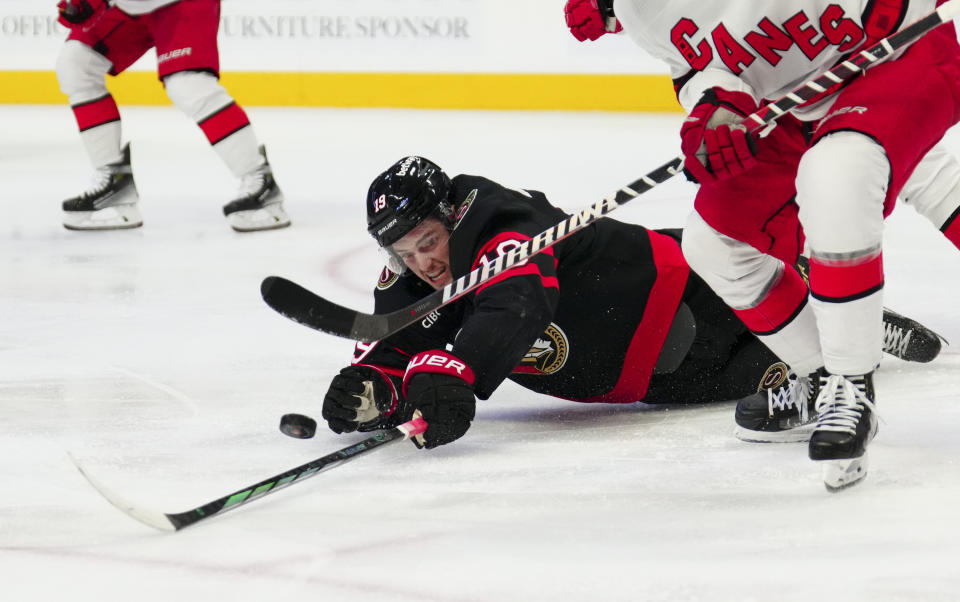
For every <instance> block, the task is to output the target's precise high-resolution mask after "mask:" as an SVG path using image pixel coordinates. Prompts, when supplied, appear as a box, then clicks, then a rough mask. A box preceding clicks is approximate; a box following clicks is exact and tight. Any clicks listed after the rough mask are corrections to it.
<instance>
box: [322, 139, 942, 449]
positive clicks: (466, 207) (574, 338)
mask: <svg viewBox="0 0 960 602" xmlns="http://www.w3.org/2000/svg"><path fill="white" fill-rule="evenodd" d="M366 205H367V229H368V231H369V232H370V234H371V235H373V237H374V238H375V239H376V240H377V243H378V244H379V245H380V246H381V248H382V249H384V250H385V252H386V253H387V254H388V259H389V261H388V264H389V265H390V268H388V269H385V270H384V271H383V272H382V274H381V276H380V281H379V282H378V284H377V288H376V290H375V293H374V298H375V309H376V311H377V312H378V313H382V312H390V311H394V310H397V309H399V308H401V307H406V306H409V305H412V304H413V303H415V302H416V301H418V300H420V299H421V298H422V297H424V296H426V295H427V294H429V293H431V292H433V291H434V290H435V289H441V288H443V287H444V286H445V285H447V284H448V283H450V282H451V281H452V280H453V279H454V278H456V277H458V276H461V275H463V274H466V273H468V272H469V271H471V270H472V269H474V268H475V267H477V266H479V265H481V264H483V263H484V262H488V261H491V260H492V259H493V258H495V257H496V256H497V255H500V254H503V253H505V252H509V250H510V249H513V248H516V247H518V246H519V245H520V244H521V243H522V242H523V241H526V240H530V239H531V238H532V237H534V236H536V235H538V234H540V233H541V232H543V231H544V230H546V229H547V228H548V227H550V226H552V225H555V224H557V223H559V222H560V221H561V220H562V219H563V218H564V217H565V214H564V213H563V212H562V211H561V210H559V209H557V208H556V207H554V206H552V205H550V204H549V202H548V201H547V199H546V197H545V196H544V195H543V194H542V193H540V192H536V191H528V190H512V189H509V188H505V187H503V186H500V185H498V184H496V183H495V182H492V181H490V180H488V179H486V178H482V177H477V176H469V175H458V176H456V177H454V178H449V177H448V176H447V175H446V174H445V173H444V172H443V171H442V170H441V169H440V168H439V167H438V166H437V165H436V164H434V163H432V162H430V161H428V160H426V159H424V158H422V157H406V158H404V159H402V160H400V161H398V162H397V163H396V164H395V165H393V166H392V167H390V169H388V170H387V171H385V172H384V173H383V174H381V175H380V176H379V177H377V179H375V180H374V182H373V183H372V184H371V186H370V189H369V192H368V194H367V198H366ZM679 238H680V231H679V230H661V231H651V230H647V229H646V228H643V227H641V226H637V225H628V224H623V223H620V222H617V221H614V220H610V219H603V220H599V221H598V222H596V223H594V224H592V225H590V226H588V227H586V228H584V229H583V230H581V231H579V232H577V233H576V234H574V235H572V236H570V237H569V238H567V239H566V240H563V241H561V242H559V243H557V244H556V245H554V246H553V247H551V248H550V249H548V250H546V251H544V252H543V253H541V254H539V255H536V256H534V257H533V258H532V259H530V260H529V262H528V263H526V264H524V265H522V266H518V267H515V268H513V269H511V270H508V271H506V272H504V273H503V274H500V275H499V276H497V277H495V278H493V279H492V280H490V281H489V282H487V283H485V284H484V285H482V286H480V287H479V288H478V289H477V291H476V292H475V293H473V294H470V295H467V296H466V297H464V298H463V299H461V300H460V301H457V302H455V303H453V304H451V305H449V306H445V307H443V308H441V309H440V310H438V311H437V312H435V313H434V314H432V315H430V316H429V317H427V318H426V319H424V320H423V321H422V322H421V323H419V324H414V325H412V326H410V327H408V328H406V329H404V330H403V331H401V332H399V333H397V334H395V335H392V336H390V337H388V338H386V339H384V340H382V341H379V342H378V343H376V344H373V345H362V344H358V345H357V348H356V354H355V357H354V360H353V365H351V366H349V367H347V368H344V369H343V370H342V371H341V372H340V374H339V375H338V376H336V377H335V378H334V379H333V382H332V383H331V385H330V389H329V392H328V393H327V395H326V397H325V400H324V404H323V417H324V418H325V419H326V420H327V422H328V424H329V426H330V428H331V429H332V430H334V431H335V432H338V433H339V432H350V431H353V430H357V429H358V428H359V429H360V430H371V429H375V428H385V427H390V426H394V425H396V424H399V423H400V422H402V421H404V420H407V419H409V418H410V416H411V415H412V412H413V411H414V410H417V409H418V410H420V411H421V413H422V414H423V416H424V418H425V419H426V421H427V422H428V424H429V425H430V427H429V428H428V430H427V431H426V433H425V434H424V437H425V440H424V441H423V443H424V444H425V445H426V446H427V447H434V446H436V445H440V444H443V443H448V442H450V441H453V440H454V439H456V438H458V437H460V436H461V435H463V434H464V433H465V432H466V430H467V428H468V427H469V426H470V422H471V421H472V419H473V416H474V410H475V397H474V396H476V397H479V398H481V399H486V398H487V397H489V396H490V394H491V393H492V392H493V391H494V390H495V389H496V388H497V387H498V386H499V385H500V383H501V382H502V381H503V379H504V378H510V379H511V380H513V381H515V382H517V383H518V384H520V385H521V386H523V387H526V388H528V389H531V390H533V391H536V392H539V393H544V394H547V395H552V396H554V397H561V398H565V399H571V400H574V401H581V402H606V403H629V402H634V401H640V400H642V401H645V402H647V403H689V402H706V401H719V400H724V399H736V398H738V397H742V396H744V395H747V394H748V393H751V392H754V391H757V390H758V389H763V388H767V387H771V386H777V385H778V384H779V383H780V382H781V381H782V380H783V378H784V377H785V376H786V373H787V367H786V366H785V365H784V364H783V363H781V362H780V361H779V360H778V358H776V357H775V356H774V355H773V354H772V353H771V352H770V351H769V349H768V348H767V347H766V346H764V345H763V344H761V343H760V342H759V341H758V340H757V339H756V338H755V337H753V336H752V335H751V334H750V333H749V332H748V331H747V329H746V328H745V327H744V326H743V324H742V323H741V322H740V321H739V320H738V319H737V318H736V317H735V316H734V314H733V312H732V311H731V310H730V309H729V308H727V307H726V305H725V304H724V303H723V302H722V301H721V300H720V298H719V297H717V296H716V294H714V293H713V292H712V291H711V290H710V288H709V287H708V286H706V285H705V284H704V282H703V281H702V280H701V279H700V278H698V277H697V276H696V275H695V274H692V273H690V271H689V269H688V267H687V264H686V262H685V261H684V259H683V257H682V255H681V253H680V244H679ZM901 324H903V325H904V326H905V327H907V328H908V329H910V331H911V332H913V333H914V334H915V335H916V336H917V338H916V339H915V341H914V344H913V345H911V346H908V347H904V348H897V347H896V346H891V349H890V351H891V352H894V353H898V354H900V356H901V357H904V354H906V355H907V356H912V355H914V354H915V353H916V352H917V351H918V350H919V348H918V347H917V345H916V342H918V341H920V340H922V339H923V332H924V331H925V329H924V328H923V327H922V326H920V325H919V324H916V323H915V322H912V321H911V320H906V319H901ZM934 342H936V340H935V338H934ZM934 355H935V352H934ZM914 359H916V358H914Z"/></svg>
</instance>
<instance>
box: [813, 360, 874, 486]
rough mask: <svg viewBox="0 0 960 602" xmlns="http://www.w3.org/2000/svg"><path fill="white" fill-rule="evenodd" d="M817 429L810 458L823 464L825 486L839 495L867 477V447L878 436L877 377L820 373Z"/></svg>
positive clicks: (814, 433)
mask: <svg viewBox="0 0 960 602" xmlns="http://www.w3.org/2000/svg"><path fill="white" fill-rule="evenodd" d="M816 411H817V413H818V418H817V426H816V428H815V429H814V431H813V435H811V436H810V447H809V455H810V459H811V460H813V461H815V462H823V484H824V485H825V486H826V488H827V490H828V491H839V490H841V489H845V488H847V487H850V486H851V485H854V484H856V483H858V482H860V481H861V480H862V479H863V478H864V477H866V476H867V445H868V444H869V443H870V441H871V440H872V439H873V437H874V436H875V435H876V434H877V415H876V406H875V404H874V390H873V373H869V374H864V375H862V376H841V375H838V374H828V373H827V372H821V373H820V394H819V395H818V396H817V402H816Z"/></svg>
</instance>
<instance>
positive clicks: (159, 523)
mask: <svg viewBox="0 0 960 602" xmlns="http://www.w3.org/2000/svg"><path fill="white" fill-rule="evenodd" d="M425 430H427V423H426V422H424V420H423V418H415V419H413V420H411V421H410V422H405V423H403V424H401V425H400V426H397V427H395V428H392V429H390V430H386V431H381V432H379V433H377V434H375V435H373V436H372V437H368V438H366V439H364V440H363V441H360V442H358V443H354V444H353V445H351V446H349V447H345V448H343V449H341V450H339V451H335V452H333V453H332V454H327V455H326V456H323V457H321V458H317V459H316V460H313V461H311V462H307V463H306V464H302V465H300V466H297V467H296V468H291V469H290V470H287V471H284V472H281V473H280V474H278V475H275V476H272V477H270V478H269V479H264V480H263V481H260V482H259V483H256V484H254V485H250V486H249V487H245V488H243V489H241V490H239V491H236V492H234V493H231V494H230V495H225V496H223V497H221V498H218V499H215V500H213V501H212V502H207V503H206V504H203V505H202V506H197V507H196V508H193V509H191V510H187V511H185V512H177V513H174V514H167V513H164V512H158V511H155V510H150V509H147V508H143V507H140V506H137V505H135V504H132V503H130V502H128V501H126V500H125V499H123V498H121V497H120V496H118V495H117V494H115V493H113V492H112V491H110V490H109V489H107V488H106V487H104V486H103V484H102V483H100V482H99V481H98V480H96V479H94V478H93V476H91V475H90V473H88V472H87V471H86V470H85V469H84V468H83V467H82V466H81V465H80V463H79V462H77V460H76V458H74V457H73V456H70V459H71V460H73V463H74V465H75V466H76V467H77V470H79V471H80V474H82V475H83V476H84V478H86V479H87V481H89V483H90V484H91V485H93V488H94V489H96V490H97V491H98V492H100V495H102V496H103V497H105V498H107V501H108V502H110V503H111V504H113V505H114V506H116V507H117V508H119V509H120V510H122V511H123V512H124V513H126V514H127V515H128V516H130V517H131V518H134V519H136V520H138V521H140V522H141V523H143V524H145V525H149V526H151V527H153V528H155V529H160V530H161V531H179V530H180V529H183V528H184V527H189V526H190V525H193V524H196V523H198V522H200V521H202V520H204V519H207V518H211V517H213V516H216V515H218V514H223V513H224V512H226V511H227V510H233V509H234V508H238V507H240V506H243V505H244V504H248V503H250V502H252V501H253V500H258V499H260V498H262V497H265V496H266V495H268V494H271V493H274V492H275V491H278V490H280V489H283V488H284V487H287V486H288V485H292V484H294V483H299V482H300V481H303V480H305V479H307V478H308V477H312V476H313V475H315V474H318V473H321V472H323V471H325V470H329V469H331V468H334V467H336V466H340V465H342V464H344V463H345V462H348V461H350V460H353V459H354V458H357V457H359V456H360V455H362V454H365V453H367V452H370V451H373V450H374V449H377V448H379V447H383V446H385V445H387V444H389V443H393V442H395V441H403V440H405V439H409V438H410V437H413V436H414V435H419V434H420V433H422V432H423V431H425Z"/></svg>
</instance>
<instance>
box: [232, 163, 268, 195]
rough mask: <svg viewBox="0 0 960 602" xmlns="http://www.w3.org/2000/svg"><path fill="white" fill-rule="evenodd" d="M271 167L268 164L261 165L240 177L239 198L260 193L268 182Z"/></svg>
mask: <svg viewBox="0 0 960 602" xmlns="http://www.w3.org/2000/svg"><path fill="white" fill-rule="evenodd" d="M269 171H270V168H269V167H268V166H266V165H264V166H263V167H259V168H257V169H255V170H253V171H251V172H250V173H248V174H246V175H244V176H243V177H241V178H240V188H239V190H237V198H238V199H245V198H247V197H252V196H256V195H258V194H260V192H261V191H262V190H263V189H264V187H265V186H266V182H267V173H268V172H269Z"/></svg>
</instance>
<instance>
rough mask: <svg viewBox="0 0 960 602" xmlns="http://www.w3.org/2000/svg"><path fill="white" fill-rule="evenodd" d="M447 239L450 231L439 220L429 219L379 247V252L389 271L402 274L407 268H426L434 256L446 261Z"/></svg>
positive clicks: (448, 239)
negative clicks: (393, 240) (398, 238)
mask: <svg viewBox="0 0 960 602" xmlns="http://www.w3.org/2000/svg"><path fill="white" fill-rule="evenodd" d="M449 241H450V231H449V230H447V229H446V228H445V227H444V226H443V224H442V223H440V221H439V220H436V219H430V220H427V221H425V222H423V223H422V224H420V225H419V226H417V227H416V228H414V229H413V230H411V231H410V232H409V233H407V234H406V235H405V236H404V237H403V238H401V239H400V240H398V241H397V242H395V243H393V244H392V245H387V246H386V247H381V248H380V253H381V256H382V257H383V260H384V264H386V266H387V268H388V269H389V270H390V271H391V272H393V273H394V274H403V273H404V272H406V271H407V269H408V268H414V269H418V268H419V269H420V270H424V269H426V268H428V267H429V266H430V264H431V261H432V260H433V259H434V258H437V259H442V260H443V261H444V262H448V261H449V258H448V248H449V247H448V245H449Z"/></svg>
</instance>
